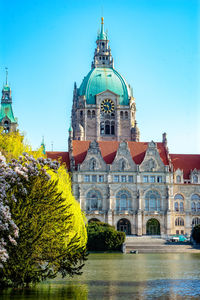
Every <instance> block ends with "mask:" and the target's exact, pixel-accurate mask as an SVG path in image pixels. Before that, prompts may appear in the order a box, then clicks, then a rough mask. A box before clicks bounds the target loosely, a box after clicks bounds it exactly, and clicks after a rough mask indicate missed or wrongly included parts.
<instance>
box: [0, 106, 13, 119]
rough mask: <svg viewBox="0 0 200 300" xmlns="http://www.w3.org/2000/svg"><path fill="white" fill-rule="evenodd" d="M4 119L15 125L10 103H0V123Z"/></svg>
mask: <svg viewBox="0 0 200 300" xmlns="http://www.w3.org/2000/svg"><path fill="white" fill-rule="evenodd" d="M5 117H7V118H8V119H9V120H10V122H11V123H16V120H15V117H14V114H13V110H12V104H11V103H1V106H0V122H1V121H2V120H3V118H5Z"/></svg>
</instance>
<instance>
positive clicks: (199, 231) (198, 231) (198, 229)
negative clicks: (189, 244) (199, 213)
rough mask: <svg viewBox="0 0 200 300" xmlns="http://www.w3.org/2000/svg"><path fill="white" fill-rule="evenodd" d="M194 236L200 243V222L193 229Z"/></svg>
mask: <svg viewBox="0 0 200 300" xmlns="http://www.w3.org/2000/svg"><path fill="white" fill-rule="evenodd" d="M192 238H193V239H194V240H195V242H196V243H198V244H200V224H199V225H196V226H195V227H194V228H193V229H192Z"/></svg>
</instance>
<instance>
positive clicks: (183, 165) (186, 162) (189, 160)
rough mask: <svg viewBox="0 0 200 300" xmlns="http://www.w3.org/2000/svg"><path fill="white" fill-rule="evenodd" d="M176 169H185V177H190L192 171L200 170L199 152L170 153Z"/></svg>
mask: <svg viewBox="0 0 200 300" xmlns="http://www.w3.org/2000/svg"><path fill="white" fill-rule="evenodd" d="M170 158H171V161H172V164H173V166H174V169H175V170H177V169H180V170H183V177H184V178H185V179H189V178H190V177H189V175H190V171H191V170H194V169H197V170H200V155H197V154H170Z"/></svg>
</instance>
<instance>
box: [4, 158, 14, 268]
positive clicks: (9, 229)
mask: <svg viewBox="0 0 200 300" xmlns="http://www.w3.org/2000/svg"><path fill="white" fill-rule="evenodd" d="M16 177H17V173H16V172H15V171H13V170H12V169H11V168H10V167H9V166H8V165H7V164H6V159H5V157H4V156H2V155H1V154H0V268H3V263H5V262H6V261H7V259H8V252H7V247H6V246H7V245H8V243H11V244H13V245H16V238H17V237H18V228H17V226H16V225H15V223H14V222H13V220H12V217H11V213H10V207H9V205H8V199H7V192H8V191H9V190H10V189H11V188H12V185H13V184H14V183H15V182H16ZM12 200H13V201H16V199H15V197H14V195H13V197H12Z"/></svg>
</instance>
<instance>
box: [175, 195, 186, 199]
mask: <svg viewBox="0 0 200 300" xmlns="http://www.w3.org/2000/svg"><path fill="white" fill-rule="evenodd" d="M174 200H184V197H183V196H182V195H181V194H176V195H175V196H174Z"/></svg>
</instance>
